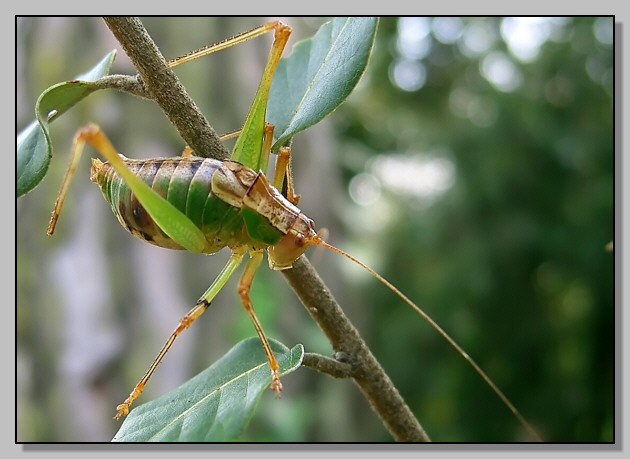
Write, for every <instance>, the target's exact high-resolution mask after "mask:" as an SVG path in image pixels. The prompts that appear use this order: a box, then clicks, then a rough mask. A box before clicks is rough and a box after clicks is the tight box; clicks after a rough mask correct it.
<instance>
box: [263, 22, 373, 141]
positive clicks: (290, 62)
mask: <svg viewBox="0 0 630 459" xmlns="http://www.w3.org/2000/svg"><path fill="white" fill-rule="evenodd" d="M377 26H378V18H366V17H361V18H336V19H334V20H333V21H330V22H327V23H326V24H324V25H322V26H321V27H320V29H319V30H318V31H317V33H316V34H315V36H314V37H313V38H311V39H308V40H304V41H301V42H299V43H297V44H296V45H295V46H294V48H293V52H292V53H291V55H290V56H289V57H287V58H285V59H282V60H281V61H280V63H279V65H278V68H277V70H276V73H275V75H274V78H273V82H272V85H271V91H270V94H269V103H268V105H267V121H268V122H269V123H271V124H273V125H274V126H275V137H276V139H277V140H276V142H275V144H274V146H273V149H274V150H277V148H279V147H280V146H281V145H284V144H286V143H287V141H288V140H289V139H290V138H291V137H293V136H294V135H295V134H297V133H298V132H300V131H302V130H304V129H306V128H308V127H310V126H312V125H313V124H315V123H317V122H319V121H320V120H321V119H322V118H324V117H325V116H327V115H328V114H330V113H331V112H332V111H333V110H335V109H336V108H337V107H338V106H339V105H341V103H342V102H343V101H344V100H345V99H346V98H347V97H348V95H349V94H350V93H351V92H352V90H353V89H354V87H355V86H356V84H357V83H358V81H359V79H360V78H361V76H362V75H363V72H364V71H365V68H366V67H367V63H368V58H369V56H370V52H371V50H372V46H373V44H374V37H375V36H376V29H377Z"/></svg>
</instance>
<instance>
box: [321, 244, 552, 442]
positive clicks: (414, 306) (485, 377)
mask: <svg viewBox="0 0 630 459" xmlns="http://www.w3.org/2000/svg"><path fill="white" fill-rule="evenodd" d="M314 242H315V244H316V245H318V246H320V247H324V248H326V249H328V250H330V251H332V252H335V253H336V254H339V255H341V256H342V257H345V258H347V259H348V260H350V261H352V262H354V263H356V264H357V265H359V266H360V267H361V268H363V269H364V270H365V271H367V272H368V273H370V274H371V275H372V277H374V278H375V279H376V280H378V281H379V282H380V283H382V284H383V285H384V286H385V287H387V288H388V289H390V290H391V291H392V292H394V293H395V294H396V295H397V296H398V297H399V298H400V299H401V300H403V301H404V302H405V303H407V304H408V305H409V306H411V308H412V309H413V310H414V311H416V313H417V314H418V315H419V316H420V317H422V318H423V319H424V320H425V321H426V322H427V323H428V324H429V325H430V326H431V327H432V328H433V329H434V330H435V331H436V332H438V334H439V335H440V336H442V338H444V339H445V340H446V342H447V343H448V344H450V345H451V347H453V348H454V349H455V350H456V351H457V352H458V353H459V354H460V355H461V356H462V357H464V359H466V361H467V362H468V363H469V364H470V365H471V366H472V367H473V369H474V370H475V371H476V372H477V374H478V375H479V376H481V378H482V379H483V380H484V381H485V382H486V384H488V386H490V388H491V389H492V390H493V391H494V393H495V394H496V395H497V396H498V397H499V398H500V399H501V401H502V402H503V403H504V404H505V406H507V408H508V409H509V410H510V411H511V412H512V414H514V416H516V419H518V421H519V422H520V423H521V425H522V426H523V427H524V428H525V429H526V430H527V431H528V432H529V433H530V435H531V436H532V438H535V439H536V441H538V442H542V438H540V436H539V435H538V433H537V432H536V431H535V430H534V428H533V427H532V426H531V425H529V423H528V422H527V421H526V420H525V418H524V417H523V415H521V413H520V412H519V411H518V410H517V409H516V407H515V406H514V405H513V404H512V402H510V400H509V399H508V398H507V397H506V395H505V394H504V393H503V392H502V391H501V389H499V388H498V387H497V385H496V384H495V383H494V382H493V381H492V379H490V377H489V376H488V375H487V374H486V372H485V371H483V370H482V369H481V367H480V366H479V365H478V364H477V362H475V361H474V360H473V359H472V358H471V357H470V356H469V355H468V354H467V353H466V351H464V349H462V347H461V346H460V345H459V344H457V343H456V342H455V340H454V339H453V338H451V337H450V336H449V334H448V333H446V332H445V331H444V329H442V327H440V326H439V325H438V324H437V323H436V322H435V321H434V320H433V319H432V318H431V317H430V316H429V315H428V314H427V313H426V312H424V311H423V310H422V309H421V308H420V307H419V306H418V305H417V304H416V303H414V302H413V301H411V300H410V299H409V298H408V297H407V296H406V295H405V294H404V293H402V292H401V291H400V290H398V289H397V288H396V287H395V286H394V285H393V284H392V283H391V282H389V281H388V280H387V279H385V278H384V277H383V276H381V275H380V274H379V273H377V272H376V271H374V270H373V269H372V268H370V267H369V266H367V265H366V264H364V263H362V262H361V261H359V260H357V259H356V258H355V257H353V256H352V255H350V254H349V253H346V252H344V251H343V250H341V249H338V248H337V247H335V246H333V245H330V244H328V243H327V242H326V241H324V240H323V239H321V238H320V237H319V236H318V237H317V238H316V241H314Z"/></svg>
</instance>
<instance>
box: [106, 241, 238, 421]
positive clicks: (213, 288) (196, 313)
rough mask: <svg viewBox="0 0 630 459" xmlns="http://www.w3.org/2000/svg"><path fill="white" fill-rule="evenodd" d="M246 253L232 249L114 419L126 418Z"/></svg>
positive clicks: (118, 409)
mask: <svg viewBox="0 0 630 459" xmlns="http://www.w3.org/2000/svg"><path fill="white" fill-rule="evenodd" d="M244 255H245V249H244V248H243V249H234V250H233V251H232V255H231V256H230V259H229V260H228V262H227V264H226V265H225V266H224V267H223V270H222V271H221V273H219V275H218V276H217V278H216V279H215V280H214V282H213V283H212V285H210V287H208V290H206V292H205V293H204V294H203V295H202V296H201V298H199V300H198V301H197V304H195V306H194V307H193V308H192V309H191V310H190V311H188V313H187V314H186V315H185V316H184V317H182V319H181V320H180V321H179V325H177V328H176V329H175V331H174V332H173V333H172V334H171V336H170V337H169V338H168V340H167V341H166V343H165V344H164V346H163V347H162V350H161V351H160V352H159V354H158V355H157V357H156V358H155V359H154V360H153V363H152V364H151V366H150V367H149V369H148V370H147V371H146V373H145V374H144V376H143V377H142V379H140V381H138V383H137V384H136V385H135V387H134V388H133V390H132V391H131V393H130V394H129V397H127V399H126V400H125V401H124V402H123V403H121V404H120V405H118V406H117V407H116V416H115V417H114V419H116V420H120V419H122V418H124V417H125V416H127V414H128V413H129V408H130V407H131V404H132V403H133V401H134V400H135V399H137V398H138V397H139V396H140V394H141V393H142V391H143V390H144V386H146V384H147V381H149V378H151V376H152V375H153V372H155V369H156V368H157V366H158V365H159V364H160V362H161V361H162V359H163V358H164V356H165V355H166V353H167V352H168V350H169V349H170V347H171V346H172V345H173V342H174V341H175V338H177V337H178V336H179V334H180V333H182V332H183V331H184V330H186V329H187V328H188V327H190V326H191V325H192V323H193V322H194V321H195V320H197V319H198V318H199V317H200V316H201V315H202V314H203V313H204V312H205V311H206V309H208V307H209V306H210V302H211V301H212V300H213V299H214V297H215V296H216V295H217V293H219V291H220V290H221V289H222V288H223V287H224V286H225V284H226V282H227V281H228V279H229V278H230V276H232V274H233V273H234V271H235V270H236V268H238V266H239V265H240V264H241V262H242V261H243V256H244Z"/></svg>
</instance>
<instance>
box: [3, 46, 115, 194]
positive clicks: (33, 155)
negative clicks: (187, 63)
mask: <svg viewBox="0 0 630 459" xmlns="http://www.w3.org/2000/svg"><path fill="white" fill-rule="evenodd" d="M115 57H116V51H115V50H114V51H111V52H110V53H109V54H107V55H106V56H105V57H104V58H103V59H102V60H101V61H100V62H99V63H98V64H97V65H96V66H94V68H92V69H91V70H89V71H88V72H86V73H83V74H81V75H79V76H78V77H77V78H76V79H74V80H72V81H67V82H65V83H59V84H56V85H54V86H51V87H50V88H48V89H46V90H45V91H44V92H43V93H42V94H41V95H40V96H39V99H38V100H37V104H36V105H35V115H36V117H37V121H33V122H32V123H31V124H29V125H28V126H27V127H26V128H25V129H24V130H23V131H22V132H20V133H19V134H18V137H17V152H16V155H17V159H16V165H17V171H16V173H17V196H18V197H19V196H22V195H23V194H26V193H28V192H29V191H31V190H32V189H33V188H35V187H36V186H37V185H38V184H39V182H41V181H42V180H43V178H44V177H45V176H46V172H47V171H48V166H49V164H50V158H51V157H52V143H51V141H50V136H49V134H48V124H49V123H50V122H51V121H53V120H54V119H56V118H58V117H59V116H61V115H62V114H63V113H65V112H66V111H68V109H70V108H71V107H73V106H74V105H75V104H76V103H78V102H79V101H81V100H82V99H84V98H85V97H87V96H88V95H90V94H91V93H93V92H94V91H96V90H98V89H99V86H98V85H96V84H94V83H93V82H94V81H96V80H98V79H99V78H101V77H102V76H105V75H107V74H108V73H109V69H110V68H111V65H112V63H113V62H114V58H115Z"/></svg>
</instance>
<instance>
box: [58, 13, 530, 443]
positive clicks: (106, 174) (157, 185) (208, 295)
mask: <svg viewBox="0 0 630 459" xmlns="http://www.w3.org/2000/svg"><path fill="white" fill-rule="evenodd" d="M271 31H273V32H274V41H273V45H272V48H271V51H270V54H269V58H268V61H267V64H266V67H265V69H264V72H263V76H262V79H261V82H260V85H259V87H258V91H257V93H256V96H255V98H254V101H253V103H252V106H251V108H250V111H249V113H248V115H247V118H246V120H245V123H244V124H243V127H242V129H241V130H240V133H239V135H238V140H237V141H236V144H235V146H234V149H233V152H232V155H231V158H230V160H226V161H219V160H215V159H211V158H203V157H200V156H197V155H195V152H192V151H191V150H190V149H186V150H185V151H184V153H183V154H182V155H181V156H178V157H169V158H156V159H149V160H132V159H127V158H125V157H124V156H122V155H119V153H118V152H117V151H116V149H115V148H114V147H113V145H112V144H111V143H110V141H109V140H108V139H107V137H106V136H105V135H104V134H103V132H102V131H101V130H100V129H99V128H98V127H97V126H95V125H90V126H87V127H85V128H83V129H81V130H80V131H79V132H78V133H77V136H76V138H75V142H74V148H73V155H72V161H71V164H70V167H69V169H68V172H67V173H66V176H65V178H64V180H63V182H62V186H61V189H60V192H59V196H58V198H57V203H56V204H55V209H54V210H53V214H52V217H51V222H50V226H49V230H48V233H49V234H52V233H53V232H54V229H55V225H56V223H57V219H58V216H59V213H60V211H61V207H62V205H63V201H64V198H65V195H66V193H67V189H68V184H69V182H70V180H71V178H72V176H73V174H74V171H75V169H76V164H77V163H78V161H79V157H80V155H81V153H82V151H83V147H84V145H85V143H88V144H89V145H91V146H92V147H93V148H94V149H96V150H97V151H98V152H99V153H100V154H101V155H102V156H103V157H104V158H105V159H106V160H107V162H101V161H100V160H98V159H93V160H92V172H91V180H92V181H93V182H95V183H96V184H98V185H99V187H100V188H101V191H102V193H103V195H104V197H105V199H106V200H107V201H108V202H109V203H110V205H111V207H112V210H113V212H114V214H115V215H116V217H117V218H118V220H119V222H120V223H121V225H122V226H123V227H125V228H126V229H127V230H128V231H129V232H130V233H131V234H133V235H134V236H136V237H138V238H139V239H142V240H144V241H147V242H149V243H151V244H154V245H157V246H159V247H164V248H170V249H178V250H188V251H191V252H196V253H204V254H212V253H216V252H217V251H219V250H221V249H222V248H224V247H228V248H229V249H230V251H231V256H230V258H229V260H228V262H227V264H226V265H225V267H224V268H223V270H222V271H221V273H220V274H219V275H218V277H217V278H216V279H215V281H214V282H213V283H212V284H211V285H210V287H209V288H208V289H207V290H206V291H205V292H204V293H203V295H202V296H201V297H200V298H199V300H198V301H197V303H196V304H195V306H194V307H193V308H192V309H191V310H190V311H189V312H188V313H187V314H186V315H185V316H184V317H183V318H182V319H181V320H180V322H179V324H178V326H177V327H176V329H175V330H174V332H173V333H172V334H171V336H170V337H169V338H168V340H167V341H166V343H165V344H164V346H163V348H162V349H161V351H160V352H159V353H158V355H157V357H156V358H155V360H154V361H153V363H152V364H151V365H150V367H149V369H148V370H147V371H146V373H145V374H144V376H143V377H142V378H141V379H140V381H139V382H138V383H137V384H136V386H135V387H134V388H133V390H132V391H131V393H130V394H129V396H128V397H127V399H126V400H125V401H124V402H123V403H121V404H120V405H118V406H117V413H116V416H115V418H116V419H121V418H123V417H124V416H126V415H127V414H128V413H129V410H130V407H131V405H132V404H133V402H134V401H135V400H136V399H137V398H138V397H139V396H140V394H141V393H142V391H143V389H144V387H145V385H146V384H147V382H148V380H149V379H150V377H151V375H152V374H153V373H154V371H155V370H156V368H157V366H158V365H159V363H160V362H161V360H162V359H163V358H164V356H165V355H166V353H167V351H168V350H169V348H170V347H171V346H172V344H173V342H174V341H175V339H176V338H177V336H178V335H179V334H180V333H182V332H183V331H184V330H185V329H186V328H188V327H189V326H190V325H192V323H193V322H194V321H195V320H197V319H198V318H199V317H200V316H201V315H202V314H203V313H204V312H205V311H206V310H207V308H208V307H209V305H210V303H211V301H212V300H213V298H214V297H215V296H216V295H217V293H218V292H219V291H220V290H221V289H222V288H223V287H224V285H225V284H226V283H227V281H228V279H229V278H230V277H231V276H232V274H234V272H235V271H236V270H237V268H238V267H239V266H240V264H241V263H242V261H243V259H244V258H245V255H246V254H248V255H249V260H248V262H247V264H246V266H245V268H244V271H243V274H242V275H241V278H240V282H239V284H238V293H239V296H240V298H241V301H242V303H243V305H244V307H245V310H246V312H247V314H248V315H249V317H250V319H251V321H252V322H253V324H254V328H255V329H256V333H257V334H258V337H259V338H260V341H261V343H262V346H263V348H264V351H265V354H266V357H267V360H268V362H269V366H270V371H271V385H270V388H271V389H272V390H273V391H274V392H275V393H276V394H277V395H279V394H280V393H281V391H282V383H281V382H280V375H279V371H278V370H279V367H278V363H277V361H276V358H275V357H274V354H273V352H272V350H271V347H270V346H269V342H268V340H267V338H266V336H265V333H264V331H263V328H262V325H261V324H260V322H259V320H258V318H257V316H256V313H255V311H254V308H253V305H252V302H251V300H250V298H249V292H250V288H251V285H252V281H253V278H254V275H255V273H256V271H257V269H258V267H259V266H260V263H261V262H262V259H263V256H264V252H265V251H267V254H268V261H269V266H270V268H271V269H273V270H284V269H288V268H291V267H292V266H293V263H294V262H295V261H296V260H297V259H298V257H300V256H301V255H302V254H303V253H304V252H305V251H306V249H307V248H308V247H310V246H321V247H324V248H326V249H328V250H330V251H332V252H335V253H337V254H339V255H341V256H343V257H345V258H347V259H349V260H351V261H352V262H354V263H355V264H357V265H359V266H361V267H362V268H363V269H365V270H366V271H367V272H369V273H370V274H371V275H372V276H373V277H374V278H376V279H377V280H378V281H380V282H381V283H383V284H384V285H385V286H386V287H387V288H389V289H390V290H391V291H392V292H394V293H395V294H396V295H397V296H398V297H399V298H400V299H401V300H402V301H404V302H405V303H407V304H408V305H409V306H410V307H412V308H413V309H414V310H415V311H416V313H417V314H419V315H420V316H421V317H422V318H423V319H424V320H426V321H427V322H428V323H429V324H430V325H431V327H433V328H434V329H435V330H436V331H437V332H438V333H439V334H440V335H441V336H442V337H443V338H444V339H445V340H446V341H447V342H448V343H449V344H450V345H451V346H452V347H453V348H455V350H456V351H457V352H458V353H459V354H460V355H461V356H463V357H464V358H465V359H466V360H467V361H468V363H469V364H470V365H471V366H472V367H473V368H474V369H475V371H476V372H477V373H478V374H479V375H480V376H481V377H482V378H483V379H484V381H485V382H486V383H487V384H488V385H489V386H490V387H491V388H492V390H493V391H494V392H495V393H496V394H497V395H498V397H499V398H500V399H501V400H502V401H503V403H504V404H505V405H506V406H507V407H508V408H509V409H510V411H512V413H513V414H514V415H515V416H516V417H517V418H518V419H519V421H520V422H521V423H522V424H523V425H524V426H525V427H526V428H527V429H528V430H529V431H530V432H532V433H533V435H534V436H536V434H535V432H533V430H532V429H531V427H529V425H528V423H527V422H526V421H525V419H524V418H523V417H522V415H521V414H520V412H519V411H518V410H517V409H516V408H515V407H514V406H513V404H512V403H511V402H510V401H509V400H508V399H507V397H506V396H505V395H504V394H503V393H502V392H501V390H500V389H499V388H498V387H497V386H496V385H495V384H494V382H492V380H491V379H490V378H489V376H488V375H487V374H486V373H485V372H484V371H483V370H482V369H481V368H480V367H479V366H478V365H477V363H475V361H474V360H472V359H471V358H470V357H469V356H468V354H467V353H466V352H464V350H463V349H462V348H461V347H460V346H459V345H458V344H457V343H456V342H455V341H454V340H453V339H452V338H451V337H450V336H449V335H448V334H447V333H446V332H445V331H444V330H443V329H442V328H441V327H440V326H439V325H437V323H435V322H434V321H433V320H432V319H431V318H430V317H429V316H428V315H427V314H426V313H425V312H424V311H423V310H422V309H420V308H419V307H418V306H417V305H416V304H415V303H414V302H413V301H411V300H410V299H409V298H408V297H406V296H405V295H404V294H403V293H402V292H400V291H399V290H398V289H397V288H396V287H395V286H393V285H392V284H391V283H390V282H389V281H387V280H386V279H384V278H383V277H382V276H380V275H379V274H378V273H376V272H375V271H374V270H372V269H371V268H369V267H368V266H366V265H365V264H363V263H362V262H360V261H359V260H357V259H356V258H354V257H352V256H351V255H349V254H347V253H345V252H344V251H342V250H341V249H338V248H336V247H334V246H332V245H330V244H328V243H327V242H325V241H324V240H323V237H322V236H321V233H318V232H317V231H316V230H315V225H314V223H313V221H312V220H311V219H309V218H308V217H307V216H306V215H305V214H304V213H303V212H302V211H301V210H300V209H299V208H298V207H297V204H298V200H299V196H298V195H297V194H296V193H295V191H294V188H293V177H292V172H291V150H290V148H289V147H281V148H280V150H279V152H278V160H277V161H276V168H275V172H274V174H273V179H272V180H271V181H270V180H269V179H267V177H266V176H265V174H264V172H263V171H265V170H266V169H267V166H268V161H269V154H270V151H271V145H272V141H273V126H271V125H269V124H267V123H266V121H265V113H266V106H267V100H268V96H269V90H270V87H271V81H272V78H273V75H274V72H275V70H276V67H277V65H278V62H279V60H280V58H281V56H282V53H283V50H284V48H285V45H286V43H287V40H288V38H289V35H290V33H291V29H290V28H289V27H288V26H286V25H284V24H282V23H281V22H273V23H270V24H266V25H264V26H262V27H259V28H256V29H254V30H252V31H250V32H246V33H244V34H241V35H238V36H236V37H234V38H232V39H229V40H226V41H223V42H221V43H218V44H216V45H211V46H209V47H206V48H203V49H201V50H199V51H196V52H193V53H190V54H188V55H186V56H183V57H181V58H178V59H175V60H174V61H171V62H170V63H169V65H170V66H175V65H179V64H183V63H185V62H188V61H190V60H193V59H196V58H198V57H200V56H203V55H206V54H210V53H212V52H216V51H219V50H222V49H225V48H227V47H229V46H232V45H235V44H238V43H242V42H244V41H246V40H249V39H252V38H255V37H258V36H260V35H262V34H265V33H268V32H271ZM283 189H284V190H286V191H285V194H282V193H281V192H280V191H279V190H283Z"/></svg>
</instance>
